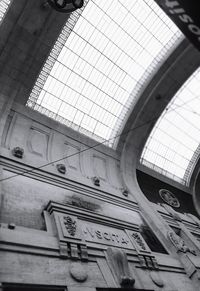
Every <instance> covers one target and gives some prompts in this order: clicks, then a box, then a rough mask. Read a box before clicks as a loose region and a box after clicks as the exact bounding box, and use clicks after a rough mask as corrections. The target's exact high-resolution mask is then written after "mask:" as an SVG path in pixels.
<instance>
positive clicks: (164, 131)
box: [141, 68, 200, 186]
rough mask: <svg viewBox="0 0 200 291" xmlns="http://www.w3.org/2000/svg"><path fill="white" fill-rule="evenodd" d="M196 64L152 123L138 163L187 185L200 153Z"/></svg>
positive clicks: (199, 74)
mask: <svg viewBox="0 0 200 291" xmlns="http://www.w3.org/2000/svg"><path fill="white" fill-rule="evenodd" d="M199 144H200V68H199V69H198V70H196V71H195V72H194V73H193V74H192V76H191V77H190V78H189V79H188V80H187V81H186V82H185V83H184V84H183V86H182V87H181V88H180V90H179V91H178V92H177V93H176V95H175V96H174V97H173V99H172V100H171V102H170V103H169V105H168V106H167V110H165V111H164V112H163V114H162V115H161V117H160V118H159V120H158V121H157V123H156V125H155V126H154V128H153V130H152V132H151V134H150V136H149V138H148V140H147V142H146V145H145V147H144V150H143V153H142V156H141V163H142V164H143V165H145V166H147V167H150V168H152V169H154V170H155V171H157V172H160V173H161V174H163V175H165V176H167V177H169V178H171V179H173V180H176V181H178V182H180V183H181V184H184V185H186V186H188V185H189V182H190V177H191V174H192V171H193V168H194V166H195V163H196V161H197V159H198V157H199V154H200V146H199Z"/></svg>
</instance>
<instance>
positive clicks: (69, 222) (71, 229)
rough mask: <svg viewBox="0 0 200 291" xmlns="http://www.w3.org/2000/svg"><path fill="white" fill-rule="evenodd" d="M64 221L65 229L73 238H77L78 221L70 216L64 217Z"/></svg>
mask: <svg viewBox="0 0 200 291" xmlns="http://www.w3.org/2000/svg"><path fill="white" fill-rule="evenodd" d="M63 220H64V225H65V228H66V229H67V231H68V233H69V234H70V235H71V236H75V234H76V228H77V223H76V221H75V220H73V219H72V218H71V217H70V216H64V217H63Z"/></svg>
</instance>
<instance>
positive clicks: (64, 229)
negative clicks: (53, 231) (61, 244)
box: [55, 213, 136, 250]
mask: <svg viewBox="0 0 200 291" xmlns="http://www.w3.org/2000/svg"><path fill="white" fill-rule="evenodd" d="M55 218H56V225H57V230H58V235H59V238H60V240H61V241H70V242H71V241H73V242H75V241H79V243H80V241H81V242H82V243H86V242H90V243H94V244H102V245H107V246H113V247H120V248H125V249H132V250H133V249H136V248H135V245H134V243H133V242H132V238H131V237H129V234H128V233H127V232H126V230H125V229H120V228H115V227H111V226H107V225H103V224H99V223H95V222H90V221H84V220H81V219H80V218H78V217H77V216H73V215H71V214H61V213H56V214H55Z"/></svg>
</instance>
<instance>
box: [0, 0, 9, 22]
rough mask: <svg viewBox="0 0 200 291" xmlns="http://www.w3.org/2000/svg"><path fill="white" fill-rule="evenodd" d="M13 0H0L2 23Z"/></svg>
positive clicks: (0, 19)
mask: <svg viewBox="0 0 200 291" xmlns="http://www.w3.org/2000/svg"><path fill="white" fill-rule="evenodd" d="M10 2H11V0H0V23H1V22H2V20H3V17H4V15H5V14H6V11H7V9H8V7H9V5H10Z"/></svg>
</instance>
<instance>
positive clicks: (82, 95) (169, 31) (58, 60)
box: [27, 0, 182, 146]
mask: <svg viewBox="0 0 200 291" xmlns="http://www.w3.org/2000/svg"><path fill="white" fill-rule="evenodd" d="M73 15H74V16H73ZM73 17H74V18H76V17H77V11H76V12H75V13H74V14H72V15H71V19H70V20H69V21H68V22H67V23H66V26H65V27H64V29H63V31H62V33H61V35H60V37H59V38H58V40H57V42H56V44H55V46H54V49H53V51H52V53H51V54H50V56H49V58H48V60H47V62H46V64H45V65H44V68H43V70H42V72H41V74H40V76H39V78H38V80H37V82H36V84H35V86H34V88H33V91H32V93H31V96H30V98H29V101H28V103H27V105H28V106H29V107H31V108H33V109H35V110H38V111H40V112H42V113H43V114H46V115H48V116H49V117H51V118H54V119H55V120H57V121H59V122H62V123H64V124H66V125H67V126H70V127H72V128H74V129H75V130H78V131H81V132H83V133H85V134H87V135H89V136H90V137H92V138H94V139H96V140H98V141H107V142H106V143H105V144H107V145H109V146H113V143H114V139H112V138H113V137H114V136H116V135H118V134H119V133H120V132H121V129H122V126H123V125H124V122H125V119H126V117H127V114H128V112H129V110H130V108H132V106H133V104H134V103H135V101H136V100H137V97H138V95H139V94H138V93H139V91H140V90H141V88H142V87H143V86H144V84H145V81H147V80H148V78H149V76H151V75H152V73H153V71H154V70H155V69H156V68H157V67H158V66H160V65H161V63H162V62H163V60H164V59H165V58H166V55H167V53H169V51H171V49H172V47H173V46H174V44H175V43H177V40H178V39H179V40H180V39H181V38H182V34H181V32H180V31H179V30H178V28H177V27H176V26H175V25H174V24H173V23H172V21H171V20H170V19H169V18H168V17H167V16H166V15H165V14H164V12H163V11H162V10H161V9H160V8H159V7H158V5H157V4H156V3H155V2H154V0H148V1H147V0H112V1H108V0H101V1H100V0H89V1H88V3H87V5H86V7H85V8H84V9H83V11H82V13H81V15H79V16H78V17H77V19H78V20H77V22H76V24H75V25H74V27H73V29H72V30H71V31H70V33H69V25H70V21H73V20H74V19H73ZM64 39H65V41H64ZM61 47H62V49H60V48H61ZM55 51H59V52H60V53H59V54H58V56H56V54H55ZM49 67H51V68H52V69H51V70H50V69H49ZM47 72H48V74H47Z"/></svg>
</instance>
